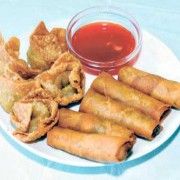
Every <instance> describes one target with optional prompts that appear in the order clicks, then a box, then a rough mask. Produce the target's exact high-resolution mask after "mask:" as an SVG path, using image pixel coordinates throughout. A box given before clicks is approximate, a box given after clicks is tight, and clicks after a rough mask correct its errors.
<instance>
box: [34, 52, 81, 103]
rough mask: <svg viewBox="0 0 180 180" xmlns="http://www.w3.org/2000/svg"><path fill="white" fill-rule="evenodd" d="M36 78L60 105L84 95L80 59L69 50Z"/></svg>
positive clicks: (77, 99)
mask: <svg viewBox="0 0 180 180" xmlns="http://www.w3.org/2000/svg"><path fill="white" fill-rule="evenodd" d="M36 79H37V80H38V81H39V82H40V84H41V86H42V88H44V89H45V90H47V91H48V92H50V94H51V96H52V97H53V98H54V100H55V101H56V102H57V103H58V104H60V105H68V104H70V103H73V102H76V101H79V100H80V99H82V97H83V95H84V74H83V71H82V66H81V64H80V62H79V60H78V59H77V58H76V57H74V56H73V55H72V54H70V53H69V52H65V53H63V54H62V55H61V56H60V57H59V58H58V59H57V60H56V62H55V63H54V64H53V65H52V67H51V68H50V69H49V70H47V71H44V72H43V73H41V74H39V75H38V76H37V77H36Z"/></svg>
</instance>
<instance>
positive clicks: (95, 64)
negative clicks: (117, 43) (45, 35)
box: [66, 5, 142, 67]
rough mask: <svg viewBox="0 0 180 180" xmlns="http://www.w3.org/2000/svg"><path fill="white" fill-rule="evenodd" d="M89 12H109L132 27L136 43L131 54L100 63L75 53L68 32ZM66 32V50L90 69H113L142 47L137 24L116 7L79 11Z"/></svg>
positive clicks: (108, 6)
mask: <svg viewBox="0 0 180 180" xmlns="http://www.w3.org/2000/svg"><path fill="white" fill-rule="evenodd" d="M91 10H100V12H101V13H105V12H108V11H109V12H111V14H116V15H119V16H122V17H125V18H126V19H127V20H128V21H129V22H130V23H131V24H132V25H133V26H134V28H135V30H136V32H137V42H136V46H135V48H134V49H133V51H132V52H131V53H129V54H128V55H126V56H124V57H122V58H120V59H116V60H112V61H106V62H102V61H93V60H92V59H88V58H85V57H83V56H82V55H81V54H79V53H78V52H76V50H75V49H74V48H73V46H72V44H71V41H70V37H69V33H70V30H71V28H72V27H73V26H74V25H75V24H76V23H77V22H78V21H79V19H81V18H82V17H84V16H87V15H88V14H91V13H92V12H91ZM113 10H114V11H119V13H115V12H112V11H113ZM86 12H87V13H86ZM85 13H86V14H85ZM93 22H96V21H92V23H93ZM97 22H98V21H97ZM99 22H100V21H99ZM101 22H103V21H102V20H101ZM104 22H105V21H104ZM106 22H112V23H116V22H113V21H108V20H107V21H106ZM90 23H91V22H90ZM90 23H89V24H90ZM116 24H118V23H116ZM81 27H82V26H81ZM126 29H127V30H128V28H126ZM66 30H67V31H66V42H67V46H68V49H69V50H70V52H72V53H74V55H75V56H77V57H78V58H80V60H81V62H82V63H83V64H85V65H87V64H88V66H89V65H90V66H91V67H99V66H101V67H107V66H108V67H109V66H110V67H114V66H115V65H117V64H118V65H119V66H120V65H123V64H126V63H128V62H129V61H131V60H132V59H133V58H134V57H135V56H136V55H138V53H139V52H140V50H141V47H142V31H141V28H140V26H139V23H138V22H137V20H136V19H135V18H134V17H133V16H132V15H131V14H130V13H129V12H126V11H125V10H124V9H122V8H121V7H118V6H111V5H100V6H92V7H89V8H86V9H83V10H81V11H79V12H78V13H76V14H75V15H74V16H73V17H72V18H71V20H70V21H69V23H68V26H67V29H66Z"/></svg>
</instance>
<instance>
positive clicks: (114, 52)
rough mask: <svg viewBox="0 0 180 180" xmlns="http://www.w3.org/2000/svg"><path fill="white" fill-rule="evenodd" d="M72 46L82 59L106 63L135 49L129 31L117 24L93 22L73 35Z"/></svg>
mask: <svg viewBox="0 0 180 180" xmlns="http://www.w3.org/2000/svg"><path fill="white" fill-rule="evenodd" d="M72 46H73V48H74V50H75V51H76V52H77V53H78V54H79V55H81V56H82V57H83V58H86V59H90V60H91V61H94V62H104V63H108V62H112V61H116V60H119V59H123V58H124V57H125V56H127V55H128V54H130V53H131V52H132V51H133V50H134V48H135V39H134V36H133V35H132V33H131V32H130V31H128V30H127V29H126V28H124V27H123V26H121V25H119V24H115V23H111V22H95V23H91V24H88V25H85V26H83V27H81V28H80V29H78V30H77V31H76V32H75V33H74V35H73V37H72Z"/></svg>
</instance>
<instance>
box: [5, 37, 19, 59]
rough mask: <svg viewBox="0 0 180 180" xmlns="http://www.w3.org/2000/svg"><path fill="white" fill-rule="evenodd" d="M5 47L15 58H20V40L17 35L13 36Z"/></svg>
mask: <svg viewBox="0 0 180 180" xmlns="http://www.w3.org/2000/svg"><path fill="white" fill-rule="evenodd" d="M5 49H6V51H7V52H8V54H9V55H10V56H12V57H13V58H15V59H18V58H19V50H20V40H19V39H18V38H17V37H11V38H10V39H9V41H8V42H7V43H5Z"/></svg>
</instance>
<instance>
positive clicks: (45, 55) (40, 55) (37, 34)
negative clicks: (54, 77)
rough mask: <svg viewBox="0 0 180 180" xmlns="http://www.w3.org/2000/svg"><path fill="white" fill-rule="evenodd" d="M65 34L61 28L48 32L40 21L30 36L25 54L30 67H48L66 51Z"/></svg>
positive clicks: (42, 68) (43, 68) (44, 68)
mask: <svg viewBox="0 0 180 180" xmlns="http://www.w3.org/2000/svg"><path fill="white" fill-rule="evenodd" d="M65 34H66V31H65V29H63V28H54V29H52V31H50V32H49V31H48V30H47V28H46V26H45V24H44V22H40V24H39V25H38V26H37V28H36V29H35V31H34V32H33V34H32V35H31V37H30V47H29V49H28V52H27V56H28V61H29V63H30V65H31V67H32V68H37V69H41V70H47V69H49V68H50V67H51V65H52V64H53V63H54V62H55V61H56V60H57V58H58V57H59V56H60V55H61V54H62V53H63V52H65V51H67V45H66V40H65Z"/></svg>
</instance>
